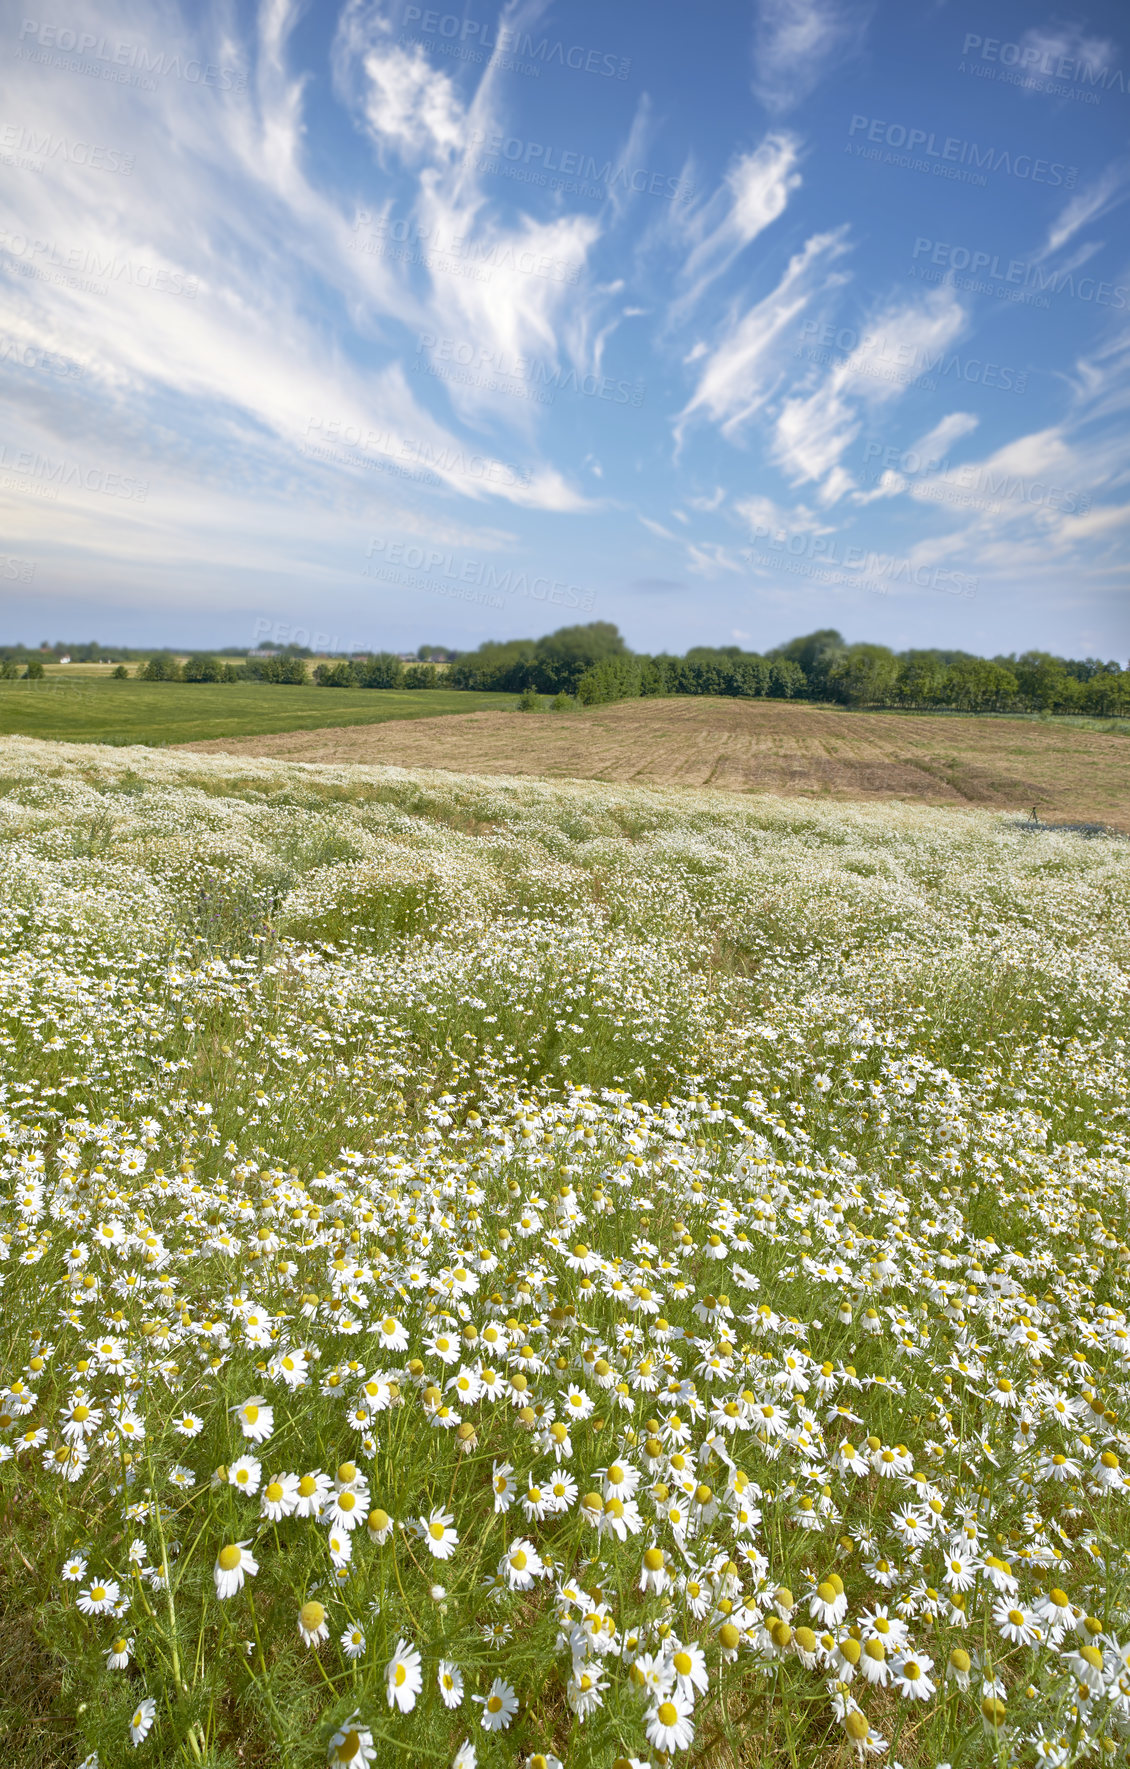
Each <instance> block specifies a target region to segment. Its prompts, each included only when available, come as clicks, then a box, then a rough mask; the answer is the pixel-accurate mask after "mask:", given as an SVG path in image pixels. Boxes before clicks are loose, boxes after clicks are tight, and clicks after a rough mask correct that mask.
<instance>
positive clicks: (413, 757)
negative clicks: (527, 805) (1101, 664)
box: [211, 698, 1130, 830]
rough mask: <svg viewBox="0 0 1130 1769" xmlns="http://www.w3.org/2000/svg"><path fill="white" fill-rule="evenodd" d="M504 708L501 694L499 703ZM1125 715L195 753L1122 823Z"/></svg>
mask: <svg viewBox="0 0 1130 1769" xmlns="http://www.w3.org/2000/svg"><path fill="white" fill-rule="evenodd" d="M512 705H513V702H511V703H510V706H511V707H512ZM1128 739H1130V728H1128V727H1127V725H1126V722H1125V721H1123V722H1122V723H1121V724H1115V723H1113V722H1110V723H1108V724H1107V725H1105V726H1104V725H1101V724H1099V723H1097V722H1085V721H1082V720H1080V721H1076V722H1067V721H1058V720H1054V719H1043V720H1042V719H1025V718H973V717H963V716H960V715H958V716H939V715H937V714H934V715H929V714H917V713H888V712H877V713H874V712H852V711H846V710H843V709H835V708H823V707H812V706H805V705H800V704H790V703H789V702H783V701H775V700H724V699H678V698H671V699H656V700H643V701H641V700H631V701H624V702H621V703H620V704H618V705H613V706H601V707H594V708H591V709H589V710H586V711H577V712H573V713H569V714H565V715H562V714H556V713H554V714H549V713H546V714H540V715H534V714H521V713H515V712H513V711H512V710H509V708H508V709H507V710H499V711H489V710H484V711H482V712H478V713H473V714H471V715H470V716H469V717H459V718H443V719H435V720H429V721H428V723H427V724H426V725H425V724H420V725H411V726H409V725H401V724H387V725H383V726H381V727H380V728H379V729H373V728H366V729H338V730H333V729H322V730H319V731H317V732H308V733H303V732H299V733H295V734H293V735H292V734H289V733H287V734H281V735H278V736H272V737H270V738H256V737H248V738H245V739H243V740H241V741H240V742H238V743H229V742H224V743H222V744H221V743H215V744H213V745H212V746H211V747H213V748H215V749H224V750H227V751H230V752H234V753H241V754H244V755H274V756H282V757H286V758H287V759H288V760H292V761H311V762H349V763H356V762H381V763H386V764H392V765H395V766H397V767H408V768H419V767H427V768H448V769H453V770H455V771H456V772H468V773H476V774H533V775H539V776H543V777H548V778H562V777H566V778H574V779H597V780H608V781H622V782H633V783H636V784H641V785H642V784H648V783H650V784H655V785H673V786H684V787H685V786H695V787H701V786H710V787H722V788H725V789H726V790H728V791H734V792H773V793H785V794H788V795H800V796H803V797H823V798H830V799H834V800H860V799H864V800H880V799H900V800H903V801H907V802H912V803H919V804H939V805H941V804H948V805H962V804H965V805H983V806H992V807H997V808H999V809H1002V810H1020V811H1024V812H1029V813H1030V812H1031V810H1032V809H1033V807H1036V808H1037V809H1038V811H1039V815H1040V817H1041V818H1043V819H1045V820H1047V821H1054V820H1057V819H1064V820H1068V821H1071V820H1076V821H1078V820H1083V821H1087V820H1091V821H1095V822H1099V823H1111V824H1113V825H1115V826H1116V827H1118V828H1120V829H1123V830H1130V741H1128Z"/></svg>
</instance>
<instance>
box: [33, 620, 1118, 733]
mask: <svg viewBox="0 0 1130 1769" xmlns="http://www.w3.org/2000/svg"><path fill="white" fill-rule="evenodd" d="M21 649H22V648H14V647H13V648H9V649H8V651H7V653H6V656H7V658H8V663H7V665H5V666H2V667H0V673H5V674H6V673H9V669H10V667H11V665H12V664H14V653H15V652H16V651H17V650H21ZM84 649H85V648H84ZM90 649H96V647H94V646H91V647H90ZM78 650H79V647H75V648H74V649H73V650H72V653H71V655H72V656H75V653H76V652H77V651H78ZM120 654H121V650H120V648H119V655H120ZM40 655H42V652H41V653H40ZM435 656H440V657H446V658H447V659H448V660H449V661H447V662H446V664H442V663H441V664H440V665H439V666H438V667H437V665H436V663H434V662H432V661H424V660H425V659H430V658H432V657H435ZM308 657H309V654H308V653H307V654H306V655H305V656H303V655H301V654H300V652H299V650H298V648H297V647H294V646H288V647H286V649H285V650H282V651H280V652H278V653H276V654H274V655H262V654H260V655H255V656H249V657H244V658H242V659H240V660H239V661H235V659H234V658H233V657H232V655H231V653H230V652H229V653H228V654H227V655H225V654H224V653H222V652H220V653H205V652H196V653H193V654H192V655H191V656H189V657H187V658H184V659H179V658H177V657H176V656H174V655H173V654H172V653H171V652H157V653H153V654H149V655H148V656H146V657H145V658H144V660H143V661H142V662H140V663H139V665H138V668H137V671H136V674H137V675H138V676H140V677H141V678H142V679H144V680H146V681H149V682H273V683H278V684H281V685H284V686H286V685H291V686H296V685H302V684H310V683H313V684H314V685H315V686H318V687H325V688H405V689H421V688H439V687H443V688H462V689H470V690H478V691H480V692H481V691H493V692H495V693H513V694H518V695H525V696H526V701H525V704H526V705H536V704H538V696H540V695H543V694H548V695H554V696H556V697H558V704H560V705H564V704H566V703H568V702H577V703H579V704H580V705H582V706H598V705H602V704H605V703H607V702H609V701H615V700H626V699H634V698H636V697H638V696H653V695H671V694H673V695H704V694H710V695H723V696H727V697H733V698H738V699H760V698H768V699H771V700H801V701H804V700H807V701H818V702H822V703H825V704H827V703H829V702H831V703H833V704H839V705H842V706H852V707H902V708H906V709H908V710H914V711H931V710H937V711H954V712H977V713H984V712H1041V713H1060V714H1063V713H1081V714H1088V715H1092V716H1096V717H1101V718H1116V717H1127V716H1130V669H1123V668H1122V666H1121V665H1120V664H1119V663H1117V662H1115V661H1114V660H1108V661H1105V662H1104V661H1103V660H1102V659H1100V658H1095V657H1088V658H1067V657H1058V656H1055V655H1053V654H1052V653H1050V652H1046V651H1025V652H1023V653H1020V654H1019V655H1018V654H1016V653H1012V654H1010V655H1009V656H997V657H978V656H975V655H974V654H972V653H971V652H968V651H959V650H943V649H918V650H908V651H892V650H890V649H889V647H887V646H886V645H873V644H867V643H862V644H849V643H848V642H847V641H846V640H845V639H844V638H843V636H842V634H840V633H838V632H836V631H835V630H834V629H833V628H830V627H829V628H822V629H821V630H820V631H818V632H815V633H807V634H805V635H803V636H802V637H800V638H797V639H790V640H789V642H788V643H787V644H785V645H777V646H774V647H773V648H772V649H770V650H768V651H765V652H759V651H743V650H742V649H741V647H740V646H737V645H719V646H711V645H695V646H692V648H691V649H690V650H689V651H687V652H686V654H685V655H684V656H682V657H677V656H672V655H670V654H668V653H665V652H661V653H658V654H656V655H649V654H643V653H639V652H633V651H631V650H629V648H628V646H627V644H626V642H625V640H624V638H623V636H622V635H621V633H620V632H619V630H618V628H617V627H615V626H614V625H613V624H612V623H611V622H610V621H599V620H598V621H590V622H589V623H587V624H586V625H584V626H571V627H560V628H559V629H558V630H557V631H556V632H554V633H547V634H545V635H544V636H543V637H542V638H540V639H506V640H498V639H487V640H485V641H484V642H483V644H481V645H480V646H479V647H478V648H477V650H475V651H466V652H458V651H455V650H453V649H451V648H449V647H439V646H421V647H420V651H419V653H418V657H419V658H420V659H421V661H417V662H405V661H404V660H403V659H401V658H399V657H397V656H395V655H394V654H393V653H391V652H370V653H367V654H365V655H364V656H360V655H359V656H354V657H350V658H345V657H343V658H332V659H330V660H328V661H325V662H321V663H318V664H317V665H316V666H315V667H314V669H313V672H312V673H311V670H310V668H309V663H308ZM34 667H35V660H34V659H33V660H31V661H30V663H29V666H28V668H29V673H30V669H31V668H34ZM12 673H14V671H12ZM115 673H117V674H125V673H126V672H125V669H124V666H123V667H122V668H121V669H119V670H118V671H117V672H115Z"/></svg>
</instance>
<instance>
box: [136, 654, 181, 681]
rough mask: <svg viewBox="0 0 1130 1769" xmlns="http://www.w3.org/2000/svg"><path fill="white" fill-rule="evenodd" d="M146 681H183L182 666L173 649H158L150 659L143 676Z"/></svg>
mask: <svg viewBox="0 0 1130 1769" xmlns="http://www.w3.org/2000/svg"><path fill="white" fill-rule="evenodd" d="M142 680H143V681H146V682H181V681H183V680H184V676H183V675H182V673H181V666H180V664H179V663H178V662H177V660H176V658H175V657H174V656H173V654H172V652H171V651H158V652H156V653H155V654H154V656H152V657H151V658H150V659H149V662H148V663H147V664H146V666H145V673H144V675H143V677H142Z"/></svg>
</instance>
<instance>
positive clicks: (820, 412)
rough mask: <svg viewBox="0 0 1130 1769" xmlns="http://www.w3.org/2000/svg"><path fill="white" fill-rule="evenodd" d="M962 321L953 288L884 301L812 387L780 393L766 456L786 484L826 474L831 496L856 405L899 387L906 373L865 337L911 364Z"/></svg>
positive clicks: (844, 483) (840, 477)
mask: <svg viewBox="0 0 1130 1769" xmlns="http://www.w3.org/2000/svg"><path fill="white" fill-rule="evenodd" d="M964 324H965V311H964V309H963V307H962V305H961V303H960V301H959V300H958V299H957V297H956V295H955V294H954V291H953V290H952V289H951V288H950V287H948V286H944V287H942V288H939V289H935V290H933V291H932V292H931V293H930V294H929V295H927V296H926V297H925V298H924V299H923V300H921V301H919V302H910V303H907V304H905V305H903V306H901V307H897V308H890V309H888V310H887V311H886V313H884V314H882V315H881V316H880V317H879V318H877V319H876V320H875V321H874V322H873V323H872V324H870V325H869V326H867V327H866V328H865V332H864V336H863V338H862V339H861V342H860V343H859V344H858V345H857V346H856V348H855V349H854V350H853V351H852V352H851V354H850V355H849V356H847V357H845V358H844V360H843V361H842V362H837V363H834V364H833V365H832V367H831V368H830V369H829V370H828V373H827V375H826V377H825V379H824V381H823V382H822V384H821V385H820V386H819V387H817V388H816V390H815V391H814V392H811V393H802V394H799V395H797V396H796V397H793V398H790V399H787V400H785V402H784V404H783V405H782V407H781V412H780V415H779V417H778V419H777V424H776V429H775V433H774V439H773V458H774V460H775V461H776V463H777V465H778V466H779V467H780V468H781V471H782V472H783V473H785V475H786V476H787V477H788V479H789V481H790V483H791V484H792V485H803V484H806V483H808V482H810V481H813V480H817V481H819V480H826V483H825V485H824V487H823V490H822V492H821V498H822V501H825V502H835V501H836V500H837V499H838V498H840V497H842V496H843V495H844V493H845V492H847V491H849V490H850V489H851V480H850V476H849V475H847V474H846V473H845V472H837V471H835V470H836V469H837V468H838V467H839V463H840V459H841V457H842V455H843V454H844V451H845V450H846V449H847V448H848V447H849V446H850V445H851V443H852V442H854V441H855V439H856V437H857V436H858V435H859V432H860V429H861V427H862V418H861V415H860V407H861V406H862V405H881V404H885V403H887V402H888V401H890V400H892V399H896V398H898V397H899V396H900V395H901V394H902V393H904V392H905V391H906V387H907V385H908V382H909V380H910V379H911V376H910V375H909V374H903V375H902V376H901V377H897V376H893V375H889V374H888V372H887V368H888V366H889V365H887V364H886V363H885V362H882V361H879V360H878V359H877V358H876V357H875V355H874V352H873V349H872V344H871V339H872V337H874V336H880V337H882V338H883V339H884V340H887V341H890V342H891V343H892V345H893V347H894V348H893V356H892V360H893V361H894V362H895V363H898V362H899V361H900V359H905V360H906V361H908V362H910V363H914V362H916V361H919V360H921V357H922V356H923V355H924V354H929V353H930V352H933V351H937V350H939V349H941V348H942V347H944V346H945V345H947V344H950V343H952V342H953V340H954V338H955V337H956V336H957V335H958V333H959V332H960V331H961V329H962V327H963V326H964Z"/></svg>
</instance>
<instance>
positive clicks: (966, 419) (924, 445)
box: [910, 412, 981, 460]
mask: <svg viewBox="0 0 1130 1769" xmlns="http://www.w3.org/2000/svg"><path fill="white" fill-rule="evenodd" d="M980 422H981V420H980V418H978V417H975V416H974V415H973V413H972V412H949V413H947V415H946V416H945V417H944V418H943V419H942V420H941V422H940V423H937V424H935V425H934V428H933V429H932V430H927V432H926V434H925V436H920V437H919V439H918V441H917V442H912V443H911V445H910V447H911V451H912V453H914V454H916V455H920V456H921V457H922V459H923V460H929V459H930V457H931V456H932V455H935V454H944V453H945V451H946V449H947V448H948V447H949V446H950V444H951V442H958V441H960V439H961V437H963V436H969V435H970V434H971V433H972V432H973V431H974V430H976V428H977V426H978V424H979V423H980Z"/></svg>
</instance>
